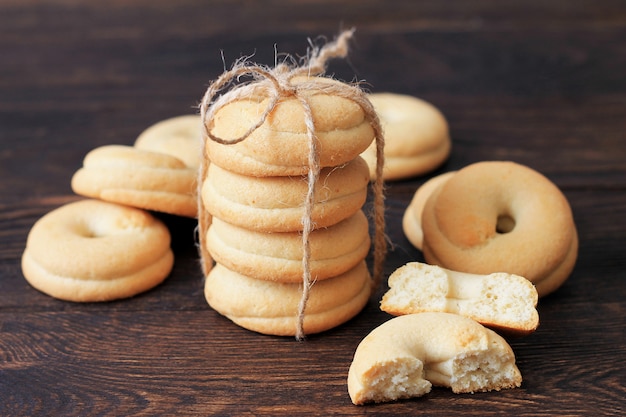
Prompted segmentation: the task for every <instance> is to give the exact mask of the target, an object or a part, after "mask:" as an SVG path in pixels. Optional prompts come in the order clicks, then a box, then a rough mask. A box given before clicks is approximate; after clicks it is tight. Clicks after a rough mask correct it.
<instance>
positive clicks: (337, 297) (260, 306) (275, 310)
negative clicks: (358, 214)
mask: <svg viewBox="0 0 626 417" xmlns="http://www.w3.org/2000/svg"><path fill="white" fill-rule="evenodd" d="M371 290H372V283H371V279H370V275H369V272H368V270H367V266H366V265H365V261H362V262H360V263H359V264H358V265H357V266H356V267H354V268H352V269H351V270H350V271H348V272H346V273H344V274H341V275H339V276H337V277H334V278H330V279H326V280H323V281H317V282H315V283H314V284H313V286H312V287H311V291H310V296H309V299H308V302H307V306H306V314H305V316H304V329H303V330H304V332H305V333H306V334H313V333H319V332H322V331H325V330H329V329H331V328H334V327H336V326H339V325H340V324H342V323H345V322H346V321H348V320H350V319H351V318H353V317H354V316H355V315H357V314H358V313H359V312H360V311H361V310H362V309H363V307H364V306H365V304H367V301H368V298H369V296H370V293H371ZM204 294H205V297H206V300H207V302H208V303H209V305H210V306H211V307H212V308H213V309H215V310H216V311H217V312H218V313H220V314H222V315H223V316H226V317H228V318H229V319H230V320H232V321H233V322H234V323H236V324H237V325H239V326H241V327H243V328H245V329H248V330H252V331H255V332H259V333H264V334H270V335H276V336H294V335H295V332H296V324H297V321H298V304H299V302H300V299H301V297H302V284H296V283H293V284H287V283H279V282H273V281H266V280H260V279H254V278H251V277H247V276H245V275H241V274H238V273H236V272H234V271H231V270H229V269H227V268H226V267H224V266H223V265H220V264H216V265H215V266H214V267H213V269H212V270H211V272H210V273H209V275H208V276H207V278H206V281H205V289H204Z"/></svg>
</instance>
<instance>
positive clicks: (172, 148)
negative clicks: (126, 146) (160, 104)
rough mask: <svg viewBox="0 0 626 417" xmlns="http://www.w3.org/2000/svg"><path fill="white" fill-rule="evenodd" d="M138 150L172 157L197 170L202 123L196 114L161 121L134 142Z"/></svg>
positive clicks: (200, 148)
mask: <svg viewBox="0 0 626 417" xmlns="http://www.w3.org/2000/svg"><path fill="white" fill-rule="evenodd" d="M134 146H135V147H136V148H138V149H143V150H147V151H152V152H160V153H164V154H167V155H172V156H174V157H176V158H178V159H180V160H181V161H183V162H184V163H185V165H187V166H188V167H191V168H198V167H199V166H200V158H201V157H202V121H201V119H200V115H198V114H188V115H183V116H176V117H172V118H169V119H165V120H161V121H160V122H157V123H155V124H153V125H152V126H150V127H148V128H147V129H146V130H144V131H143V132H141V134H140V135H139V136H138V137H137V139H136V140H135V145H134Z"/></svg>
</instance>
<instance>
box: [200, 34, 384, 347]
mask: <svg viewBox="0 0 626 417" xmlns="http://www.w3.org/2000/svg"><path fill="white" fill-rule="evenodd" d="M353 34H354V29H351V30H346V31H343V32H342V33H341V34H340V35H339V36H338V37H337V39H335V41H334V42H330V43H328V44H326V45H324V46H323V47H322V48H319V47H313V48H312V50H311V51H310V54H309V56H308V59H307V60H306V61H305V62H304V63H303V64H302V65H300V66H297V65H294V66H290V65H288V64H286V63H281V64H279V65H276V66H275V67H274V68H267V67H263V66H260V65H256V64H248V63H246V62H245V61H240V62H237V63H236V64H235V65H234V66H233V68H232V69H231V70H230V71H226V72H224V73H223V74H222V75H221V76H219V77H218V78H217V79H216V80H215V81H214V82H213V83H212V84H211V85H210V86H209V88H208V89H207V91H206V93H205V95H204V97H203V98H202V101H201V103H200V116H201V120H202V123H203V126H204V129H203V132H204V134H203V158H202V159H201V164H200V169H199V174H198V175H199V178H198V187H199V188H198V240H199V254H200V262H201V266H202V271H203V273H204V276H205V277H206V276H207V274H208V273H209V272H210V270H211V267H212V262H213V261H212V259H211V255H210V253H209V252H208V250H207V248H206V231H207V229H208V227H209V226H210V223H211V215H210V214H209V213H208V212H207V211H206V209H205V207H204V203H203V201H202V197H201V196H202V194H201V189H200V187H201V186H202V183H203V181H204V180H205V178H206V173H207V170H208V165H209V159H208V155H207V154H206V146H205V145H206V141H207V140H209V139H210V140H212V141H215V142H217V143H220V144H223V145H232V144H235V143H239V142H241V141H244V140H246V138H248V137H249V136H250V135H251V134H252V133H253V132H254V131H255V130H256V129H258V128H259V127H260V126H261V125H262V124H263V123H264V122H265V120H266V119H267V117H268V116H269V115H270V114H271V112H272V111H273V110H274V108H275V106H276V105H277V103H278V101H279V100H281V99H284V98H285V97H295V98H296V99H297V100H298V101H299V102H300V104H301V106H302V109H303V111H304V116H305V124H306V129H307V137H308V140H309V152H308V175H307V184H308V190H307V195H306V199H305V202H304V213H303V216H302V228H303V230H302V247H303V257H302V269H303V274H302V295H301V298H300V302H299V304H298V312H297V320H296V330H295V337H296V339H297V340H304V338H305V331H304V328H305V316H306V315H305V311H306V305H307V302H308V299H309V295H310V291H311V287H312V286H313V283H314V280H313V279H312V277H311V267H310V259H311V250H310V245H309V236H310V234H311V232H312V231H313V229H314V225H313V222H312V220H311V216H312V211H313V206H314V204H315V184H316V183H317V180H318V178H319V174H320V170H321V168H320V162H319V152H318V138H317V135H316V131H315V124H314V123H313V114H312V111H311V108H310V106H309V103H308V101H307V98H306V95H305V94H302V92H306V91H311V90H315V91H321V92H324V93H327V94H331V95H333V94H334V95H339V96H341V97H344V98H347V99H349V100H352V101H354V102H355V103H357V104H358V105H359V106H360V107H361V108H362V109H363V111H364V113H365V115H366V118H367V120H368V122H369V123H370V124H371V126H372V128H373V130H374V135H375V141H376V174H377V175H376V179H375V180H374V182H373V185H372V188H373V194H374V225H375V238H374V265H373V274H372V275H373V280H372V285H373V288H374V289H376V288H378V285H379V283H380V281H381V280H382V276H383V264H384V259H385V256H386V252H387V247H386V236H385V217H384V189H383V179H382V178H383V175H382V168H383V164H384V154H383V149H384V137H383V132H382V128H381V126H380V121H379V120H378V116H377V114H376V111H375V110H374V108H373V106H372V105H371V103H370V101H369V100H368V99H367V97H366V95H365V93H364V92H363V91H362V90H361V89H360V88H358V87H356V86H350V85H347V84H340V83H333V84H329V83H322V82H319V81H316V80H315V79H314V78H310V79H309V80H307V81H305V82H300V83H298V84H297V85H293V84H292V83H291V80H292V79H293V78H294V77H297V76H309V77H313V76H317V75H321V74H323V73H324V72H325V70H326V65H327V63H328V61H329V60H330V59H332V58H337V57H341V58H343V57H345V56H346V55H347V53H348V46H349V45H348V42H349V40H350V39H351V38H352V36H353ZM244 76H247V77H251V79H252V81H249V82H241V79H242V78H243V77H244ZM236 82H240V83H239V84H237V85H235V86H232V84H233V83H236ZM229 87H232V88H230V89H229V90H228V91H226V92H224V93H222V94H220V93H221V92H222V91H224V90H226V89H228V88H229ZM252 94H255V95H259V94H261V95H264V96H266V97H268V98H269V103H268V105H267V107H266V109H265V110H264V112H263V113H262V114H261V116H260V117H259V120H258V121H257V122H256V123H255V124H253V125H252V126H250V128H249V129H248V130H247V131H246V132H245V133H244V134H243V135H241V136H240V137H237V138H228V139H225V138H220V137H217V136H215V135H214V134H213V133H212V130H213V123H214V115H215V114H216V113H217V111H218V110H219V109H221V108H222V107H224V106H225V105H227V104H229V103H231V102H234V101H237V100H239V99H242V98H245V97H249V96H250V95H252Z"/></svg>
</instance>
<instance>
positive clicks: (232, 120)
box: [206, 77, 374, 176]
mask: <svg viewBox="0 0 626 417" xmlns="http://www.w3.org/2000/svg"><path fill="white" fill-rule="evenodd" d="M311 80H313V81H315V82H317V83H321V84H322V85H328V86H330V87H332V86H333V85H334V84H341V83H340V82H339V81H336V80H333V79H330V78H322V77H311V78H309V77H295V78H293V79H292V80H291V82H292V84H293V85H294V86H296V87H297V86H298V85H299V84H302V83H305V82H308V81H311ZM355 88H356V87H355ZM298 94H299V95H300V96H301V97H304V98H306V100H307V102H308V104H309V106H310V108H311V112H312V113H313V122H314V125H315V137H316V140H317V142H318V152H319V153H318V155H319V162H320V166H321V167H333V166H338V165H342V164H345V163H346V162H348V161H350V160H352V159H354V158H356V157H357V156H359V154H360V153H361V152H363V151H364V150H365V149H366V148H367V147H368V146H369V145H370V143H372V141H373V140H374V130H373V128H372V126H371V124H370V122H369V121H368V120H367V119H366V117H365V112H364V111H363V109H362V108H361V107H360V105H359V104H357V103H356V102H355V101H353V100H350V99H348V98H344V97H341V96H339V95H335V94H334V93H333V92H330V91H328V92H326V91H324V90H322V89H320V88H315V89H301V90H299V93H298ZM269 101H270V100H269V99H268V98H264V97H257V96H254V95H252V96H250V97H246V98H245V99H239V100H236V101H233V102H231V103H229V104H227V105H225V106H224V107H222V108H221V109H219V110H218V111H217V113H216V114H215V117H214V118H213V120H212V122H213V127H212V128H211V126H209V127H208V128H209V129H210V131H211V133H212V134H213V135H215V136H217V137H219V138H222V139H225V140H232V139H236V138H239V137H241V136H242V135H244V134H245V133H246V131H247V130H248V129H249V128H250V127H252V126H254V125H255V124H256V123H257V122H258V121H259V120H260V118H261V116H262V114H263V112H264V111H265V109H266V108H267V106H268V105H269ZM309 144H310V139H309V137H308V135H307V127H306V125H305V116H304V110H303V108H302V103H301V102H300V101H298V99H296V98H295V97H290V98H288V99H283V100H280V101H279V102H278V104H277V105H276V107H275V108H274V110H273V111H272V112H271V113H270V114H269V116H268V117H267V119H266V120H265V122H264V123H263V124H262V125H261V126H260V127H259V128H257V129H256V130H254V131H253V132H252V133H251V134H250V136H248V137H247V138H246V139H245V140H244V141H242V142H239V143H237V144H234V145H223V144H219V143H217V142H215V141H213V140H211V139H208V140H207V141H206V148H207V153H208V155H209V159H210V160H211V161H212V162H213V163H215V164H217V165H219V166H222V167H225V168H228V169H229V170H231V171H234V172H237V173H240V174H243V175H251V176H283V175H306V173H307V172H308V171H309V160H308V158H309Z"/></svg>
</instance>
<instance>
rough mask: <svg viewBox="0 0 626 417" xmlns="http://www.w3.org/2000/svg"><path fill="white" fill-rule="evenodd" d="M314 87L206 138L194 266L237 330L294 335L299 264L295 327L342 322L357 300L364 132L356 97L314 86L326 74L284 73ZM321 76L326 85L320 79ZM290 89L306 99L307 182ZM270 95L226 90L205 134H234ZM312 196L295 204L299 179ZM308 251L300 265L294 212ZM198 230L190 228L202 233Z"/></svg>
mask: <svg viewBox="0 0 626 417" xmlns="http://www.w3.org/2000/svg"><path fill="white" fill-rule="evenodd" d="M290 82H291V84H292V85H293V86H294V87H295V88H297V87H298V85H299V84H301V83H302V84H304V83H309V84H310V83H311V82H314V83H318V84H319V85H321V86H322V87H324V88H318V89H307V90H304V91H302V92H300V93H299V94H300V97H299V98H300V100H299V99H298V98H296V97H293V96H292V97H288V98H285V99H282V100H280V101H279V102H278V103H277V104H276V105H275V107H273V109H272V111H271V112H270V113H269V114H267V117H266V118H265V120H264V121H263V123H262V124H261V125H260V126H259V127H258V128H257V129H255V130H253V131H252V132H251V133H250V134H249V136H247V137H246V139H245V140H243V141H240V142H238V143H235V144H228V145H226V144H223V143H219V142H218V141H215V140H211V139H207V141H206V144H205V147H206V149H205V151H206V156H207V158H208V159H209V160H210V161H211V163H210V164H209V165H208V169H207V170H206V177H205V178H201V181H202V184H201V198H202V203H203V205H204V208H205V209H206V211H207V212H208V213H209V214H210V217H211V219H212V220H211V224H210V226H209V227H208V229H207V230H206V235H205V242H206V249H207V250H208V252H209V254H210V256H211V258H212V259H213V260H214V261H215V263H216V264H215V266H214V267H213V268H211V270H210V272H208V275H207V277H206V282H205V296H206V299H207V302H208V303H209V305H210V306H211V307H213V308H214V309H215V310H216V311H218V312H219V313H220V314H222V315H224V316H226V317H228V318H229V319H231V320H232V321H233V322H235V323H237V324H238V325H240V326H242V327H244V328H247V329H249V330H253V331H257V332H260V333H265V334H273V335H285V336H287V335H295V334H296V333H295V332H296V329H297V322H298V305H299V303H300V301H301V299H302V297H301V295H302V293H303V284H302V283H303V274H304V273H305V272H310V276H311V283H312V284H313V283H314V285H312V286H311V287H310V295H309V297H308V300H307V304H306V310H305V315H304V319H303V330H304V332H305V333H307V334H310V333H317V332H321V331H324V330H327V329H330V328H332V327H335V326H338V325H339V324H341V323H343V322H345V321H347V320H348V319H350V318H352V317H353V316H354V315H356V314H357V313H358V312H359V311H360V310H361V309H362V308H363V306H364V305H365V303H366V302H367V300H368V298H369V295H370V292H371V279H370V275H369V271H368V269H367V267H366V265H365V257H366V256H367V254H368V252H369V247H370V237H369V231H368V221H367V219H366V217H365V215H364V213H363V211H362V207H363V204H364V203H365V200H366V197H367V187H368V183H369V178H370V175H369V169H368V165H367V163H366V162H365V161H364V160H363V159H362V158H361V157H360V156H359V154H360V153H361V152H363V151H364V150H365V149H366V148H367V147H368V146H369V145H370V143H371V142H372V140H373V139H374V130H373V128H372V126H371V124H370V122H369V121H368V119H367V117H366V115H365V112H364V110H363V108H362V107H361V106H360V105H359V104H358V103H356V102H355V101H353V100H350V99H348V98H345V97H341V96H338V95H333V94H332V93H329V92H326V91H329V90H330V89H332V87H334V86H335V85H336V84H340V83H339V82H338V81H335V80H332V79H328V78H320V77H295V78H293V79H291V80H290ZM326 87H329V89H326ZM301 100H306V103H308V106H309V108H310V110H311V116H312V119H313V124H314V129H315V140H316V144H317V152H318V153H317V157H318V161H319V168H320V171H319V176H318V177H317V181H316V182H315V183H314V184H310V182H309V181H310V177H309V174H310V172H311V166H310V160H309V151H310V145H311V142H310V141H311V136H310V135H309V133H310V131H309V130H307V129H310V126H309V127H307V124H306V115H305V111H304V110H303V105H302V101H301ZM269 102H270V99H269V98H264V97H261V96H255V95H250V96H248V97H245V98H241V97H239V98H237V99H235V100H232V101H230V102H229V103H228V104H226V105H224V106H222V107H221V108H220V109H219V110H217V112H216V113H215V114H214V116H213V117H212V119H211V120H210V124H208V125H207V128H208V129H209V131H210V134H211V135H212V136H213V137H219V138H238V137H241V136H242V135H244V134H245V133H246V132H247V130H248V129H249V127H250V126H254V124H255V123H257V122H258V120H259V115H262V114H263V113H264V111H265V109H267V107H268V105H269ZM310 186H313V187H314V194H313V202H312V204H311V206H310V207H309V209H310V210H308V213H307V212H306V210H305V209H306V205H305V201H306V199H307V195H309V191H310V189H309V187H310ZM306 222H310V223H309V227H310V229H312V230H311V231H310V234H308V236H305V237H304V238H307V237H308V240H307V242H306V243H307V244H308V248H309V250H310V252H309V253H310V257H309V258H308V260H309V262H308V264H307V266H306V268H308V271H305V266H304V263H303V259H304V256H305V254H304V252H303V249H304V242H303V240H304V239H303V234H304V232H305V226H304V225H305V223H306ZM202 232H203V231H201V233H202Z"/></svg>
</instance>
